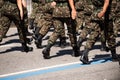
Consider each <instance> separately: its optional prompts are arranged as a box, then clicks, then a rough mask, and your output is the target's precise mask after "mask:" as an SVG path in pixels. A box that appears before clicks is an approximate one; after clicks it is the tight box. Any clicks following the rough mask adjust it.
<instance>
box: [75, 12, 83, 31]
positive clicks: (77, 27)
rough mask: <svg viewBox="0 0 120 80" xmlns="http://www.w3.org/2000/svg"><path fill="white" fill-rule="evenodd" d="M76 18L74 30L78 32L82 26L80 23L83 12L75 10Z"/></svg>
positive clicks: (81, 22)
mask: <svg viewBox="0 0 120 80" xmlns="http://www.w3.org/2000/svg"><path fill="white" fill-rule="evenodd" d="M77 15H78V16H77V18H76V22H77V24H76V31H77V32H78V31H79V30H80V29H81V28H82V25H83V13H82V11H81V12H77Z"/></svg>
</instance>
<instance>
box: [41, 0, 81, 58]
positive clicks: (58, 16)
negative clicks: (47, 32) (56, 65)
mask: <svg viewBox="0 0 120 80" xmlns="http://www.w3.org/2000/svg"><path fill="white" fill-rule="evenodd" d="M55 2H56V7H55V8H54V10H53V19H54V26H55V30H54V32H53V33H52V35H51V36H50V38H49V40H48V44H47V46H46V48H45V49H44V50H43V57H44V58H45V59H48V58H49V57H50V54H49V52H50V49H51V47H52V46H53V45H54V43H55V42H56V40H57V39H58V37H59V35H61V33H62V32H63V31H64V23H66V24H67V28H68V34H69V37H70V41H71V46H72V47H73V50H74V52H73V55H74V56H79V52H78V47H77V42H76V40H77V37H76V34H75V32H76V24H75V21H73V20H72V19H71V15H70V12H71V9H70V7H69V3H68V1H67V0H55ZM71 23H73V24H71Z"/></svg>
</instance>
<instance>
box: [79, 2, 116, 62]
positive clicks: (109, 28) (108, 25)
mask: <svg viewBox="0 0 120 80" xmlns="http://www.w3.org/2000/svg"><path fill="white" fill-rule="evenodd" d="M92 1H93V4H94V6H95V13H96V11H98V12H99V9H101V7H102V6H103V4H104V0H102V1H101V0H92ZM114 1H115V0H110V2H109V6H108V9H107V11H106V13H105V16H104V17H103V18H101V19H99V18H98V17H97V15H96V14H93V15H92V16H91V22H92V23H94V24H96V23H97V24H96V26H95V28H94V29H93V30H92V32H91V33H90V36H89V38H88V39H87V42H86V45H85V50H84V51H83V54H82V56H81V58H80V60H81V61H82V62H83V63H84V64H89V63H90V62H89V59H88V53H89V50H90V49H91V48H92V47H93V46H94V44H95V42H96V40H97V38H98V36H99V35H100V33H101V31H102V30H105V31H104V32H106V33H105V38H106V42H107V44H108V47H109V49H110V51H111V54H112V59H115V60H116V59H117V55H116V48H115V43H116V40H115V39H116V37H115V35H114V30H113V28H114V26H113V18H114V10H115V9H114V6H113V5H112V4H113V3H114ZM100 2H101V3H100ZM116 3H117V2H116ZM98 12H97V13H98ZM102 22H104V23H102ZM101 23H102V24H101ZM103 25H104V26H103ZM102 27H105V29H102Z"/></svg>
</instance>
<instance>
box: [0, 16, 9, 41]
mask: <svg viewBox="0 0 120 80" xmlns="http://www.w3.org/2000/svg"><path fill="white" fill-rule="evenodd" d="M0 23H1V24H0V35H1V37H0V39H2V38H3V37H4V36H5V35H6V33H7V31H8V30H9V27H10V24H11V21H10V20H9V18H8V17H5V16H2V17H1V18H0Z"/></svg>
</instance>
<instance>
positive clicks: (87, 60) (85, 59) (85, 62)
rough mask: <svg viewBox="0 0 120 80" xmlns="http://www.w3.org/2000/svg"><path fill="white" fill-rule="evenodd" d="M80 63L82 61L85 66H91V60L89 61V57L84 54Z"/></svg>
mask: <svg viewBox="0 0 120 80" xmlns="http://www.w3.org/2000/svg"><path fill="white" fill-rule="evenodd" d="M80 61H81V62H82V63H83V64H90V62H89V59H88V56H84V54H83V55H82V56H81V58H80Z"/></svg>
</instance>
